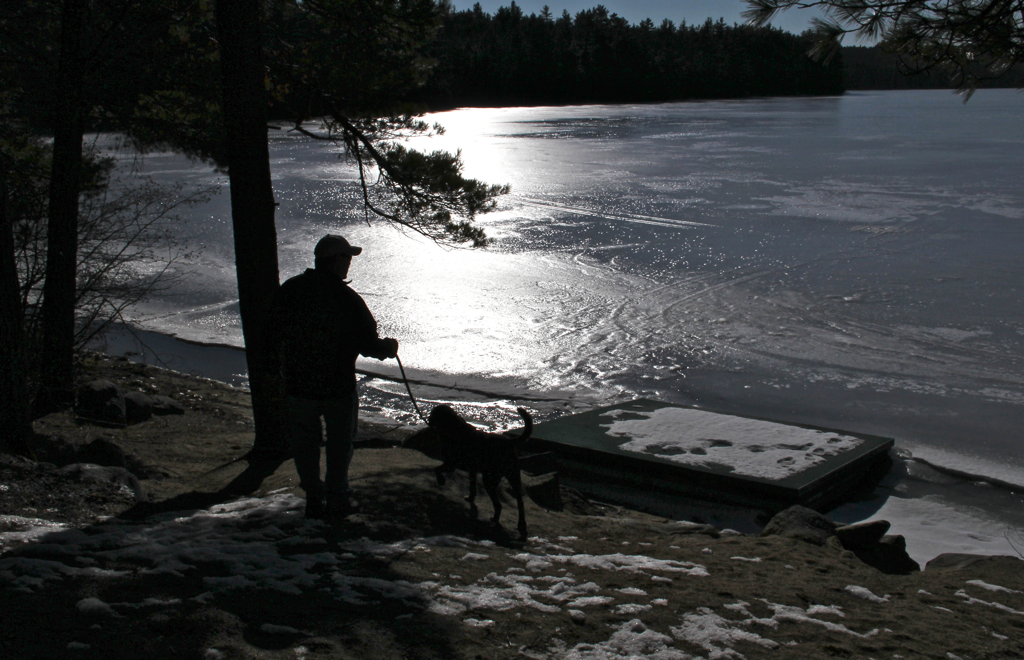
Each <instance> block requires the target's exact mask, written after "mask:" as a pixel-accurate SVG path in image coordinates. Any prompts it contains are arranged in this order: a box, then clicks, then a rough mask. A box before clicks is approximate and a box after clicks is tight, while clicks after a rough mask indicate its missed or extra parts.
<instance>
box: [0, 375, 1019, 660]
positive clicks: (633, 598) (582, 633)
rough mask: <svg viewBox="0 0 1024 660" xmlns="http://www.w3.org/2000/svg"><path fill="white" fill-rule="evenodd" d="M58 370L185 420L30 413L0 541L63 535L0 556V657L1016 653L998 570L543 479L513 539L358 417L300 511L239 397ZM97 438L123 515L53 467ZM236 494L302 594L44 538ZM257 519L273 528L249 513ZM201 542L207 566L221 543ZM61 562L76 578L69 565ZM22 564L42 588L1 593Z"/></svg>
mask: <svg viewBox="0 0 1024 660" xmlns="http://www.w3.org/2000/svg"><path fill="white" fill-rule="evenodd" d="M80 371H81V372H82V374H83V378H90V379H94V378H106V379H109V380H112V381H115V382H117V383H119V384H120V385H121V386H122V387H123V388H125V389H136V390H141V391H145V392H150V393H160V394H165V395H168V396H170V397H172V398H174V399H176V400H177V401H179V402H181V403H182V404H184V405H185V408H186V411H185V414H184V415H180V416H166V417H156V418H153V419H151V420H149V421H146V422H142V423H139V424H135V425H131V426H126V427H123V428H110V427H100V426H95V425H91V424H88V423H82V422H81V421H80V420H76V419H75V417H74V415H73V414H72V413H71V412H66V413H58V414H54V415H50V416H48V417H46V418H44V419H42V420H39V421H38V422H37V423H36V426H35V429H36V432H37V434H39V436H40V438H39V441H38V442H37V444H36V446H37V455H36V456H35V459H37V460H30V459H25V458H19V457H11V456H0V532H10V531H17V530H19V529H22V528H27V527H29V526H31V524H32V521H36V522H39V521H50V522H51V523H64V524H65V525H66V527H65V528H64V530H65V532H63V533H64V534H65V536H63V537H62V536H59V534H58V532H59V531H60V530H57V531H55V532H54V534H58V535H57V536H52V537H51V536H46V535H44V536H41V537H40V536H36V537H32V538H26V539H21V540H19V539H10V538H7V539H6V540H5V541H4V545H0V552H2V554H0V612H2V618H0V658H11V659H15V658H17V659H21V658H26V659H27V658H68V657H82V658H93V657H95V658H147V659H148V658H164V657H166V658H175V659H177V658H206V659H212V660H216V659H218V658H290V659H305V658H309V659H313V658H352V659H356V658H359V659H365V658H381V659H384V658H389V659H390V658H417V659H419V658H423V659H426V658H436V659H439V660H440V659H449V658H458V659H462V658H466V659H487V660H492V659H498V658H522V657H526V658H580V659H583V658H590V659H594V660H598V659H601V660H603V659H607V658H661V659H663V660H668V659H672V658H674V659H681V658H690V657H694V658H695V657H701V658H713V657H722V658H726V657H728V658H742V657H747V658H762V657H772V658H778V657H785V658H834V657H857V658H869V657H870V658H876V659H881V658H918V657H924V658H943V659H948V658H964V659H966V658H972V659H978V658H1019V657H1024V571H1022V570H1021V569H1022V567H1024V564H1022V563H1021V561H1020V560H1019V559H1018V558H1013V557H1004V558H987V559H973V560H972V559H969V558H963V560H962V561H959V562H951V563H950V565H948V566H946V567H935V566H933V567H930V568H928V569H926V570H924V571H922V572H919V573H914V574H911V575H907V576H894V575H885V574H883V573H881V572H879V571H877V570H876V569H874V568H871V567H869V566H867V565H866V564H863V563H862V562H860V561H859V560H858V559H857V558H856V557H855V556H854V555H853V554H852V553H850V552H848V551H845V550H844V549H843V548H842V547H841V546H840V545H838V544H837V543H829V544H826V545H824V546H817V545H812V544H810V543H806V542H802V541H796V540H789V539H783V538H779V537H765V538H762V537H758V536H744V535H739V534H728V533H726V534H722V533H720V532H719V531H717V530H714V529H711V528H708V527H707V526H702V525H692V524H686V523H682V522H679V521H669V520H664V519H660V518H657V517H654V516H651V515H648V514H644V513H642V512H637V511H631V510H628V509H625V508H621V507H616V506H614V505H610V504H602V503H597V502H593V501H590V500H588V499H587V498H586V497H585V496H583V495H580V494H578V493H575V492H571V491H568V490H567V489H564V488H562V489H559V488H558V487H557V484H556V483H555V482H552V481H551V480H550V479H547V480H544V479H542V480H536V481H534V482H532V488H533V492H534V495H535V497H534V498H530V497H528V498H527V516H528V520H529V523H530V538H529V539H528V540H527V541H526V542H525V543H523V542H519V541H517V539H516V535H515V505H514V502H509V505H508V507H507V508H506V511H505V513H504V517H503V520H502V522H503V523H504V527H495V526H493V525H491V524H489V523H488V522H486V517H488V516H489V515H490V512H491V509H490V505H489V503H488V502H487V500H486V498H484V499H483V500H482V501H481V502H480V517H481V519H480V520H473V519H471V518H470V516H469V515H468V507H467V505H466V503H465V502H464V501H463V495H464V494H465V492H466V487H467V484H466V479H465V478H464V477H462V478H456V479H454V480H451V481H449V482H448V483H447V484H446V485H445V486H444V487H443V488H439V487H438V486H437V485H436V482H435V480H434V475H433V472H432V468H433V467H434V466H435V465H437V463H436V462H434V461H432V460H430V459H428V458H426V457H425V456H423V455H421V454H419V453H417V452H414V451H410V450H406V449H402V448H400V447H399V446H398V445H399V444H400V441H401V439H402V438H403V437H404V436H406V435H408V434H409V433H410V432H411V431H410V429H408V428H405V427H402V426H401V425H399V424H397V423H391V422H388V421H387V420H381V419H375V420H373V419H365V420H361V422H360V432H359V448H358V449H357V451H356V453H355V458H354V460H353V465H352V470H351V479H352V484H353V487H354V489H355V490H356V493H357V497H358V499H359V500H360V502H361V503H362V510H361V511H360V512H359V513H358V514H356V515H352V516H349V517H348V518H346V519H344V520H342V521H336V522H313V521H306V520H304V519H303V517H302V515H301V501H300V500H298V499H296V497H294V496H298V497H301V491H298V490H297V483H298V482H297V477H296V475H295V470H294V466H293V464H292V462H291V461H290V460H284V461H281V460H276V461H264V462H260V461H250V460H246V459H245V458H244V457H245V455H246V453H247V451H248V450H249V447H250V445H251V442H252V436H253V426H252V420H251V411H250V409H249V406H248V394H247V393H246V392H244V391H241V390H237V389H233V388H230V387H228V386H225V385H223V384H220V383H216V382H213V381H206V380H200V379H195V378H191V377H188V376H184V375H181V374H176V373H174V372H169V371H163V370H158V369H154V368H152V367H145V366H141V365H136V364H133V363H129V362H125V361H119V360H111V359H106V358H101V357H98V356H87V357H86V358H85V362H84V363H83V365H82V369H81V370H80ZM97 438H102V439H105V440H107V441H109V442H111V443H114V444H116V445H118V446H119V447H121V448H122V449H123V450H124V466H125V467H126V468H127V469H128V470H129V471H131V472H132V473H133V474H135V476H136V477H138V479H139V483H140V484H141V486H142V488H143V489H144V490H145V492H146V498H145V501H140V499H139V498H138V497H137V496H136V495H135V494H133V492H132V490H131V488H129V487H126V486H125V485H123V484H116V483H110V482H85V481H81V480H78V479H77V478H76V477H74V476H73V475H70V476H69V475H68V474H67V473H65V472H61V471H60V470H59V465H60V464H62V463H66V462H70V461H71V459H73V458H74V457H76V456H81V454H79V453H78V452H81V451H83V450H82V449H81V448H82V447H84V446H85V445H87V444H88V443H90V442H92V441H94V440H96V439H97ZM552 489H554V493H553V492H552ZM240 498H241V499H240ZM246 498H262V499H259V500H251V499H246ZM535 500H536V501H535ZM537 501H540V502H542V503H543V504H544V505H545V506H541V505H539V504H538V503H537ZM558 501H560V502H561V505H560V506H559V505H557V502H558ZM239 502H242V503H245V502H248V504H244V506H246V507H250V508H249V509H246V510H247V511H251V512H253V513H252V515H253V516H254V517H252V518H251V521H253V522H249V523H244V524H243V523H239V524H241V525H242V526H241V527H238V528H237V529H238V530H242V531H239V532H236V534H237V535H238V539H239V540H238V541H237V543H238V544H240V545H242V546H244V544H245V541H244V534H245V533H248V534H252V535H254V536H252V537H251V538H254V539H257V540H259V542H260V543H267V542H266V539H268V538H269V539H272V540H273V541H272V543H270V544H269V545H266V547H271V548H277V550H274V552H279V553H280V557H276V556H275V557H276V559H274V560H275V561H278V562H279V563H280V562H282V561H285V560H288V561H290V562H292V563H294V562H295V561H297V558H302V559H303V561H307V564H308V567H307V568H306V569H304V570H305V572H304V573H302V575H312V576H313V578H315V580H314V581H313V582H311V583H310V584H308V585H305V586H302V587H301V588H299V589H295V590H293V591H292V592H289V590H288V589H280V588H267V587H266V586H265V585H264V584H263V583H260V582H259V581H258V580H257V581H256V582H255V583H250V584H249V586H244V587H238V586H237V584H235V586H232V584H233V583H232V582H231V579H232V578H234V577H237V575H236V573H238V571H239V570H242V572H244V571H245V570H249V569H248V568H244V569H238V568H237V567H234V568H233V566H235V565H227V564H224V561H223V559H222V557H223V554H222V555H218V556H217V558H215V559H211V560H209V561H205V562H204V561H202V560H200V559H196V558H195V553H196V552H197V550H196V547H197V546H198V547H201V543H199V542H193V545H191V546H189V548H188V550H187V552H186V551H185V550H183V551H182V553H183V554H182V555H181V556H182V557H183V559H181V560H180V561H179V564H177V566H178V568H177V569H173V566H174V565H173V564H168V566H172V568H168V569H166V570H164V569H161V570H159V571H153V570H148V569H147V563H146V562H145V561H143V560H140V559H139V558H138V555H131V556H129V555H128V554H125V553H121V554H118V552H113V551H106V552H104V551H96V552H95V553H94V554H92V555H89V556H88V557H84V556H79V557H78V558H74V557H68V556H66V555H67V553H66V552H65V553H64V554H61V552H62V551H61V550H60V548H59V546H60V543H61V542H62V541H60V540H59V539H62V538H70V537H68V536H67V532H66V530H73V529H80V530H82V531H83V533H82V534H80V535H79V536H78V537H74V538H76V539H78V540H77V541H76V543H78V545H76V546H74V547H76V548H84V547H91V548H94V547H96V544H95V543H94V544H93V545H92V546H90V545H89V544H88V539H90V538H94V539H99V538H105V537H104V534H106V533H107V531H106V530H109V529H111V528H112V527H111V526H116V528H117V529H118V530H121V531H120V532H118V533H119V534H121V536H116V537H115V536H112V535H111V538H116V539H123V538H126V537H127V536H128V535H130V534H128V532H124V530H129V532H131V530H136V531H134V532H131V533H137V534H139V535H145V534H151V535H153V537H154V538H155V537H156V535H157V533H158V532H156V531H154V530H164V531H161V532H159V533H169V532H166V530H167V529H170V528H169V527H160V525H171V524H177V525H179V527H180V526H181V525H187V524H190V523H189V522H188V521H193V520H199V519H198V518H195V517H192V518H190V517H189V515H192V514H190V513H189V512H196V511H199V512H202V511H214V512H217V511H227V510H229V509H230V507H232V506H242V505H241V504H237V503H239ZM262 503H269V504H266V505H264V504H262ZM218 506H219V507H220V508H218ZM267 506H276V507H278V509H275V511H278V513H274V514H273V515H274V516H276V517H271V518H267V517H266V516H267V515H269V514H265V513H261V511H264V510H265V508H266V507H267ZM224 507H227V508H224ZM261 507H263V508H261ZM257 514H258V515H257ZM259 516H263V517H259ZM259 520H261V521H267V520H271V521H272V524H273V525H275V526H276V527H275V528H274V530H273V532H274V533H273V534H271V533H270V532H268V529H267V528H268V526H269V525H271V523H268V522H263V523H260V524H259V525H257V523H256V522H254V521H259ZM181 521H185V522H181ZM261 525H262V526H261ZM174 529H176V530H178V531H175V532H174V533H176V534H179V535H180V534H183V533H184V532H181V531H180V529H178V528H174ZM232 529H236V528H232ZM175 538H180V536H179V537H175ZM113 542H114V541H111V543H113ZM118 542H122V541H118ZM154 542H155V541H154ZM164 543H165V545H164V546H161V548H160V549H159V550H158V551H157V550H154V552H157V553H158V554H159V553H163V554H160V556H161V557H165V556H167V552H169V551H167V550H166V543H170V541H165V542H164ZM210 543H211V544H213V543H218V544H220V545H216V548H218V549H219V550H218V552H222V553H223V552H224V550H223V548H225V547H226V546H225V545H224V541H223V539H216V540H213V539H212V537H211V541H210ZM253 543H256V541H253ZM274 544H276V545H274ZM289 544H290V545H289ZM307 546H308V547H307ZM210 547H211V548H212V547H213V546H212V545H211V546H210ZM254 547H255V546H254ZM260 547H264V546H260ZM283 548H287V551H285V550H284V549H283ZM359 548H362V550H360V549H359ZM211 551H212V550H211ZM243 551H247V550H245V549H244V548H242V549H241V550H239V552H243ZM248 551H251V549H250V550H248ZM186 556H187V557H189V558H191V559H187V560H186V559H184V558H185V557H186ZM307 558H308V560H307ZM76 561H77V562H78V564H77V565H81V566H86V567H89V568H91V569H96V570H94V571H92V573H89V572H88V571H83V570H75V571H72V570H69V569H67V567H68V566H73V565H76V564H75V562H76ZM161 561H164V560H161ZM176 561H177V560H176ZM245 561H247V562H250V561H257V560H250V559H246V560H245ZM33 562H34V563H33ZM268 565H270V564H268ZM289 565H290V564H289ZM40 566H45V567H50V568H52V569H53V572H54V575H56V577H47V578H46V579H42V578H40V579H39V580H37V581H36V582H26V581H25V580H26V579H27V578H25V579H22V581H21V582H17V581H16V580H15V577H17V576H24V575H29V576H31V575H36V573H32V571H39V570H42V569H40V568H39V567H40ZM254 570H255V569H254ZM253 574H255V573H253ZM245 575H250V574H249V573H246V574H245ZM19 584H20V585H21V586H20V588H15V586H17V585H19ZM26 585H27V586H26ZM211 585H226V586H222V587H211ZM570 593H571V594H572V595H573V600H568V599H567V598H568V596H567V595H566V594H570ZM96 603H100V604H101V605H96ZM90 604H92V605H90ZM102 604H108V606H107V607H103V606H102Z"/></svg>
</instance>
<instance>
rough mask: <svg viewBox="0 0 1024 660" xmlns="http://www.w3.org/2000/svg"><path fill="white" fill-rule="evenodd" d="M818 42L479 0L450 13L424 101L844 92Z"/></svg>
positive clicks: (438, 105)
mask: <svg viewBox="0 0 1024 660" xmlns="http://www.w3.org/2000/svg"><path fill="white" fill-rule="evenodd" d="M813 41H814V37H813V35H812V34H810V33H806V34H804V35H800V36H796V35H793V34H790V33H788V32H784V31H782V30H778V29H775V28H770V27H765V28H758V27H751V26H748V25H727V24H726V23H725V22H724V21H722V20H719V21H717V22H715V21H712V20H710V19H708V20H707V21H706V22H704V23H703V24H700V25H687V24H686V23H685V22H684V23H682V24H680V25H675V24H674V23H673V22H672V21H670V20H668V19H666V20H664V21H662V22H661V24H660V25H655V24H654V23H653V21H651V20H650V19H647V20H644V21H642V22H641V23H639V24H636V25H631V24H630V23H629V22H628V21H626V19H624V18H622V17H620V16H618V15H617V14H614V13H610V12H609V11H608V9H606V8H605V7H604V6H602V5H598V6H596V7H594V8H593V9H587V10H584V11H581V12H579V13H577V14H576V15H575V16H570V15H569V13H568V12H567V11H563V12H562V15H561V16H560V17H557V18H556V17H555V16H554V15H553V14H552V13H551V11H550V10H549V9H548V8H547V7H545V9H544V11H542V12H541V13H540V14H530V15H529V16H527V15H525V14H524V13H523V11H522V9H521V8H520V7H519V6H518V5H516V3H515V2H512V3H511V4H510V5H509V6H507V7H501V8H500V9H498V10H497V11H496V12H495V13H494V14H493V15H492V14H490V13H487V12H484V11H483V10H482V9H481V7H480V5H479V3H477V4H476V5H474V7H473V8H472V9H469V10H465V11H454V10H449V11H448V13H447V15H446V16H445V17H444V21H443V23H442V26H441V28H440V30H439V31H438V34H437V37H436V38H435V39H434V41H433V42H432V43H431V44H430V45H429V46H428V48H427V51H426V53H425V54H426V55H427V56H429V57H430V58H431V59H432V60H434V62H435V66H434V69H433V71H432V73H431V75H430V78H429V79H428V81H427V84H426V86H425V87H424V88H422V89H421V90H420V91H419V93H418V98H417V100H419V101H421V102H425V103H427V104H428V105H429V106H430V107H432V108H433V109H442V108H446V107H455V106H502V105H537V104H544V105H547V104H576V103H647V102H660V101H675V100H684V99H709V98H740V97H752V96H786V95H829V94H841V93H842V92H843V91H844V84H843V64H842V58H841V56H837V57H835V58H833V59H832V60H831V61H830V62H829V63H827V64H824V63H821V62H816V61H814V60H813V59H811V58H810V57H809V56H808V55H807V52H808V51H809V50H810V49H811V47H812V45H813Z"/></svg>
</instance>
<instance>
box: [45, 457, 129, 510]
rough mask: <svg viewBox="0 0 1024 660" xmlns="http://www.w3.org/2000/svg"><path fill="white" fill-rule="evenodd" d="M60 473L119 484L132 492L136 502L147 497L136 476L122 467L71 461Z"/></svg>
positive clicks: (82, 478) (87, 479)
mask: <svg viewBox="0 0 1024 660" xmlns="http://www.w3.org/2000/svg"><path fill="white" fill-rule="evenodd" d="M60 472H61V473H62V474H66V475H68V476H71V477H75V478H77V479H78V480H79V481H109V482H113V483H116V484H119V485H121V486H123V487H125V488H127V489H128V490H130V491H131V492H132V494H133V495H134V496H135V501H136V502H145V501H146V500H147V499H148V498H147V496H146V491H145V489H143V487H142V484H141V483H139V480H138V478H137V477H136V476H135V475H134V474H132V473H131V472H129V471H128V470H126V469H124V468H122V467H107V466H103V465H95V464H93V463H72V464H71V465H65V466H64V467H62V468H61V469H60Z"/></svg>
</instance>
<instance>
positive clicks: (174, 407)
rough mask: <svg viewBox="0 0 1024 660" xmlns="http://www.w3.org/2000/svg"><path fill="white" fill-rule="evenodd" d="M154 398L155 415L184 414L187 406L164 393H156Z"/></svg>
mask: <svg viewBox="0 0 1024 660" xmlns="http://www.w3.org/2000/svg"><path fill="white" fill-rule="evenodd" d="M150 398H151V399H153V414H154V415H184V414H185V406H183V405H181V404H180V403H178V402H177V401H175V400H174V399H172V398H171V397H169V396H165V395H163V394H154V395H153V396H152V397H150Z"/></svg>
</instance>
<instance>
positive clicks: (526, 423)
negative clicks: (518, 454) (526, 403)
mask: <svg viewBox="0 0 1024 660" xmlns="http://www.w3.org/2000/svg"><path fill="white" fill-rule="evenodd" d="M516 412H518V413H519V416H520V417H522V418H523V432H522V433H520V434H519V437H518V438H515V439H514V440H513V441H512V446H513V447H518V446H519V445H521V444H523V443H524V442H526V441H527V440H529V439H530V436H532V435H533V417H530V413H528V412H527V411H526V408H516Z"/></svg>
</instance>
